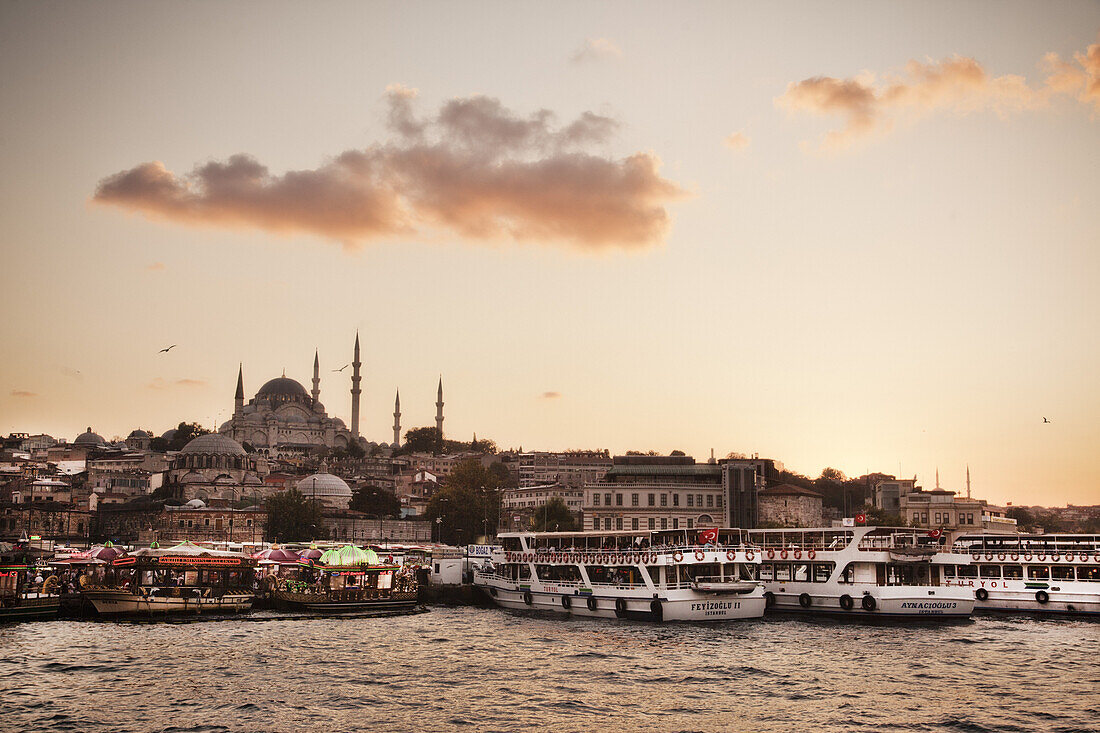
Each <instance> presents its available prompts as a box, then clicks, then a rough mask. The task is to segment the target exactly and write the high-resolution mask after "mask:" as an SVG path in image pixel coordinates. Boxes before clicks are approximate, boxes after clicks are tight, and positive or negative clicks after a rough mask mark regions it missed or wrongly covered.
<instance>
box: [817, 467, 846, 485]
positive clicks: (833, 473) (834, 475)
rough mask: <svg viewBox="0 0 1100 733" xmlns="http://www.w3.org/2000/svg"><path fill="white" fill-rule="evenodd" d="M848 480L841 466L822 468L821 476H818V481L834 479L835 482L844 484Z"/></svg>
mask: <svg viewBox="0 0 1100 733" xmlns="http://www.w3.org/2000/svg"><path fill="white" fill-rule="evenodd" d="M847 480H848V477H847V476H845V475H844V472H843V471H841V470H840V469H839V468H831V467H829V466H826V467H825V468H823V469H821V476H819V477H818V481H832V482H833V483H838V484H842V483H844V482H845V481H847Z"/></svg>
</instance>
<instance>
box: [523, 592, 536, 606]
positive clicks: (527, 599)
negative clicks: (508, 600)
mask: <svg viewBox="0 0 1100 733" xmlns="http://www.w3.org/2000/svg"><path fill="white" fill-rule="evenodd" d="M523 602H524V603H525V604H527V605H528V606H530V605H531V604H533V603H534V602H535V599H534V598H533V597H532V596H531V591H529V590H525V591H523Z"/></svg>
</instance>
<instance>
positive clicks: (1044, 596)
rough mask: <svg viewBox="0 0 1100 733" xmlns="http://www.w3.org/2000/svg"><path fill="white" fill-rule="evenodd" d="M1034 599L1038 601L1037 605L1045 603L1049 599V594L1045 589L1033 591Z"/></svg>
mask: <svg viewBox="0 0 1100 733" xmlns="http://www.w3.org/2000/svg"><path fill="white" fill-rule="evenodd" d="M1035 600H1036V601H1038V602H1039V605H1040V606H1042V605H1045V604H1046V602H1047V601H1049V600H1050V594H1049V593H1047V592H1046V591H1045V590H1039V591H1035Z"/></svg>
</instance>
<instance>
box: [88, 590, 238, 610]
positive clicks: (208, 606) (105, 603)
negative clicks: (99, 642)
mask: <svg viewBox="0 0 1100 733" xmlns="http://www.w3.org/2000/svg"><path fill="white" fill-rule="evenodd" d="M83 595H84V597H85V598H87V599H88V601H89V602H90V603H91V604H92V605H93V606H95V610H96V612H97V613H99V614H100V615H103V616H119V615H133V614H142V615H168V614H189V613H195V614H199V613H240V612H242V611H247V610H249V609H250V608H251V607H252V600H253V596H252V594H251V593H226V594H225V595H223V596H220V597H205V596H199V597H192V598H177V597H171V596H167V597H165V596H142V595H135V594H133V593H130V592H129V591H125V590H90V591H84V592H83Z"/></svg>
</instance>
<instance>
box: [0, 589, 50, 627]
mask: <svg viewBox="0 0 1100 733" xmlns="http://www.w3.org/2000/svg"><path fill="white" fill-rule="evenodd" d="M59 608H61V596H44V597H41V598H19V599H17V600H16V601H15V603H14V604H13V605H10V606H3V607H0V624H2V623H10V622H15V621H43V620H48V619H52V618H57V612H58V609H59Z"/></svg>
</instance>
